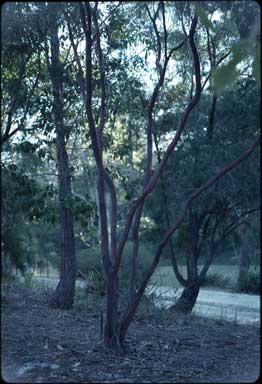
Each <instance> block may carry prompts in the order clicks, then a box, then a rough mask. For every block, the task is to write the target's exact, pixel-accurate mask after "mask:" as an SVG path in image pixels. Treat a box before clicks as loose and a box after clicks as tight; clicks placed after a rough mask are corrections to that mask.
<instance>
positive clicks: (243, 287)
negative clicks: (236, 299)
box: [237, 271, 261, 294]
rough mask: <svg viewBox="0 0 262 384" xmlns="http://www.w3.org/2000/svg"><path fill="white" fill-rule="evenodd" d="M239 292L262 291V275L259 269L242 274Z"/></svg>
mask: <svg viewBox="0 0 262 384" xmlns="http://www.w3.org/2000/svg"><path fill="white" fill-rule="evenodd" d="M237 291H238V292H245V293H253V294H260V293H261V275H260V273H259V272H258V271H249V272H248V273H247V274H243V275H242V276H240V278H239V281H238V287H237Z"/></svg>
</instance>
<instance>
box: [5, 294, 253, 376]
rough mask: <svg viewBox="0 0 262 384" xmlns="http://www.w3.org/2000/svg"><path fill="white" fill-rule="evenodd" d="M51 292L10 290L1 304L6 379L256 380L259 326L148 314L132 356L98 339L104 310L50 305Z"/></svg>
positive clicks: (135, 334) (136, 327)
mask: <svg viewBox="0 0 262 384" xmlns="http://www.w3.org/2000/svg"><path fill="white" fill-rule="evenodd" d="M47 298H48V296H47V294H44V293H43V292H42V293H41V294H40V293H38V294H34V293H32V292H31V291H30V290H26V289H22V288H21V287H20V288H19V290H17V289H16V290H14V289H13V290H12V291H10V292H9V293H8V295H7V296H6V300H5V302H4V304H2V377H3V378H4V379H5V380H6V381H7V382H23V383H58V382H59V383H61V382H64V383H67V382H76V383H79V382H93V383H99V382H102V383H105V382H110V383H115V382H121V383H128V382H130V383H138V382H139V383H152V382H153V383H156V382H157V383H164V382H169V383H170V382H178V383H181V382H183V383H197V382H201V383H203V382H212V383H216V382H217V383H222V382H238V383H239V382H247V381H249V382H253V381H254V380H256V379H257V377H258V373H259V328H258V327H253V326H242V325H234V324H232V323H228V322H222V321H215V320H207V319H203V318H197V317H191V318H189V317H188V318H182V317H181V318H174V317H173V316H174V315H171V314H168V315H167V314H166V315H163V314H162V315H158V316H156V315H145V316H143V317H140V318H137V319H136V321H135V322H134V324H133V325H132V326H131V328H130V332H129V337H128V339H127V354H126V355H125V356H123V357H116V356H114V355H112V354H111V353H109V352H107V351H105V350H104V348H103V347H102V344H101V343H100V344H99V341H100V310H101V308H102V307H103V301H101V302H100V303H99V301H98V300H97V301H96V306H90V307H89V310H88V311H87V310H86V309H84V308H83V307H80V306H76V308H75V309H74V310H72V311H68V312H62V311H59V310H50V309H48V307H47Z"/></svg>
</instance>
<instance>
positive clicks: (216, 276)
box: [201, 272, 230, 288]
mask: <svg viewBox="0 0 262 384" xmlns="http://www.w3.org/2000/svg"><path fill="white" fill-rule="evenodd" d="M201 285H202V286H203V287H205V286H208V287H220V288H225V287H227V286H229V285H230V276H222V275H220V273H217V272H214V273H208V274H207V275H206V276H205V278H204V280H203V282H202V284H201Z"/></svg>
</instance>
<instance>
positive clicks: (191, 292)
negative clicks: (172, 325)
mask: <svg viewBox="0 0 262 384" xmlns="http://www.w3.org/2000/svg"><path fill="white" fill-rule="evenodd" d="M199 289H200V284H199V281H198V280H196V281H192V282H191V283H190V284H189V285H188V286H187V287H186V288H185V289H184V290H183V293H182V295H181V296H180V298H179V299H178V301H177V302H176V304H175V305H174V306H172V307H171V310H172V311H174V312H180V313H181V312H182V313H185V314H187V313H191V312H192V309H193V308H194V305H195V303H196V300H197V297H198V293H199Z"/></svg>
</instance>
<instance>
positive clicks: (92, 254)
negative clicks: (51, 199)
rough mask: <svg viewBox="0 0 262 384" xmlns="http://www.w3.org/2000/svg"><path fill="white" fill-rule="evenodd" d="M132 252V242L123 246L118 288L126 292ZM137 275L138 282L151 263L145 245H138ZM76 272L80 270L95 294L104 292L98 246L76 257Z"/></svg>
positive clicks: (150, 257) (148, 249)
mask: <svg viewBox="0 0 262 384" xmlns="http://www.w3.org/2000/svg"><path fill="white" fill-rule="evenodd" d="M132 252H133V246H132V242H131V241H128V242H127V243H126V246H125V250H124V254H123V256H122V257H123V259H122V260H123V261H122V263H121V267H120V277H119V281H120V286H121V287H122V288H123V289H124V290H127V288H128V283H129V277H130V263H131V257H132ZM139 255H140V256H139V271H138V272H139V273H138V280H139V279H141V277H142V273H143V270H144V269H145V268H148V266H149V265H150V263H151V262H152V257H153V252H152V250H151V248H150V247H149V246H148V245H146V244H143V243H142V244H141V245H140V250H139ZM77 270H80V271H81V272H83V273H84V274H85V276H87V277H88V279H90V281H91V282H92V284H93V287H94V289H95V291H96V292H100V293H101V294H103V293H104V292H105V281H104V274H103V266H102V260H101V250H100V246H95V247H92V248H89V249H85V250H81V251H80V252H79V254H78V255H77Z"/></svg>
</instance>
